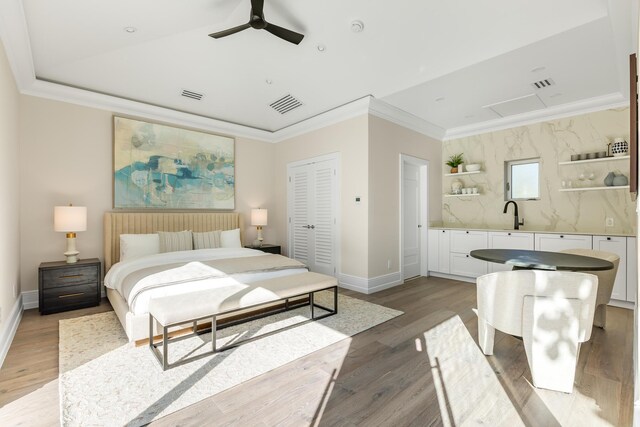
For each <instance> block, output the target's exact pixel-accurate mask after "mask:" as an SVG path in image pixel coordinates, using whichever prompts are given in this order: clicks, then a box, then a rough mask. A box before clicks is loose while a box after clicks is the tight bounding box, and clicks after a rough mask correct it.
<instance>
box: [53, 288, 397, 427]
mask: <svg viewBox="0 0 640 427" xmlns="http://www.w3.org/2000/svg"><path fill="white" fill-rule="evenodd" d="M322 297H323V296H321V295H318V299H317V301H318V302H319V303H321V301H320V300H321V299H322ZM324 298H326V299H327V301H326V302H324V303H325V304H327V305H326V306H329V307H331V306H332V301H330V299H329V295H324ZM338 308H339V310H338V314H337V315H335V316H331V317H328V318H325V319H322V320H319V321H315V322H307V323H305V324H302V325H300V326H295V327H291V328H289V329H287V330H284V331H281V332H278V333H275V334H273V335H269V336H266V337H264V338H261V339H258V340H255V341H252V342H249V343H246V344H244V345H241V346H239V347H236V348H234V349H230V350H227V351H225V352H222V353H218V354H215V355H212V356H209V357H205V358H203V359H200V360H197V361H194V362H191V363H188V364H185V365H181V366H178V367H175V368H173V369H170V370H167V371H165V372H163V371H162V369H161V367H160V366H159V364H158V362H157V360H156V359H155V357H154V356H153V354H152V353H151V351H150V350H149V348H148V347H145V346H142V347H135V346H133V344H131V343H128V342H127V337H126V335H125V333H124V331H123V329H122V326H121V325H120V322H119V321H118V319H117V317H116V315H115V313H114V312H106V313H100V314H95V315H91V316H85V317H79V318H75V319H69V320H61V321H60V405H61V418H60V421H61V424H62V425H64V426H76V425H85V426H86V425H92V426H102V425H105V426H106V425H108V426H112V425H127V426H137V425H144V424H147V423H149V422H151V421H153V420H155V419H158V418H160V417H162V416H165V415H167V414H170V413H172V412H175V411H177V410H179V409H182V408H184V407H186V406H189V405H191V404H193V403H196V402H198V401H200V400H202V399H205V398H207V397H209V396H212V395H214V394H217V393H220V392H221V391H224V390H227V389H229V388H231V387H233V386H235V385H238V384H240V383H242V382H244V381H247V380H250V379H252V378H254V377H257V376H258V375H261V374H264V373H265V372H268V371H270V370H273V369H275V368H278V367H280V366H282V365H284V364H286V363H289V362H291V361H293V360H295V359H298V358H300V357H303V356H306V355H308V354H310V353H312V352H314V351H317V350H319V349H321V348H323V347H326V346H328V345H331V344H334V343H336V342H338V341H340V340H343V339H345V338H347V337H349V336H352V335H355V334H357V333H359V332H362V331H364V330H366V329H369V328H371V327H373V326H376V325H379V324H380V323H383V322H386V321H388V320H390V319H393V318H394V317H396V316H399V315H401V314H402V312H401V311H397V310H393V309H390V308H386V307H382V306H380V305H377V304H372V303H369V302H366V301H362V300H359V299H356V298H350V297H347V296H344V295H339V306H338ZM317 314H321V313H317ZM317 314H316V315H317ZM308 318H309V307H302V308H299V309H296V310H292V311H289V312H285V313H280V314H276V315H273V316H269V317H267V318H263V319H258V320H255V321H252V322H249V323H245V324H242V325H238V326H234V327H230V328H227V329H223V330H221V331H219V332H218V339H217V341H216V343H217V345H218V346H221V345H224V344H225V343H229V342H232V341H234V340H238V339H240V338H245V337H249V336H256V335H260V334H262V333H265V332H268V331H271V330H274V329H279V328H281V327H283V326H289V325H293V324H295V323H298V322H300V321H304V320H305V319H308ZM210 346H211V342H210V341H209V334H206V335H202V336H200V337H194V338H190V339H186V340H183V341H179V342H176V343H174V344H172V346H171V347H170V351H169V355H170V361H171V359H174V360H175V358H176V357H181V356H182V355H186V354H188V353H190V352H192V351H193V349H195V348H199V351H206V350H208V349H210ZM196 353H197V352H196Z"/></svg>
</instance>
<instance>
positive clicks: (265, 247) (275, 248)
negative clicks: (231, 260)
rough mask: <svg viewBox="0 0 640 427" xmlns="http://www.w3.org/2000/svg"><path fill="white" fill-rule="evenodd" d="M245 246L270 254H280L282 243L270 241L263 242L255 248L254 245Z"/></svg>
mask: <svg viewBox="0 0 640 427" xmlns="http://www.w3.org/2000/svg"><path fill="white" fill-rule="evenodd" d="M245 248H249V249H257V250H259V251H262V252H267V253H270V254H276V255H280V252H281V248H280V245H270V244H268V243H263V244H262V246H260V247H259V248H254V247H253V246H245Z"/></svg>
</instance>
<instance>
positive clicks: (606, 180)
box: [604, 172, 616, 187]
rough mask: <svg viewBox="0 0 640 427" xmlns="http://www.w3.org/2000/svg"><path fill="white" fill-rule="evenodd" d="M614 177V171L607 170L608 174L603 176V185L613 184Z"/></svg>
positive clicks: (609, 185)
mask: <svg viewBox="0 0 640 427" xmlns="http://www.w3.org/2000/svg"><path fill="white" fill-rule="evenodd" d="M615 177H616V174H615V173H613V172H609V174H608V175H607V176H606V177H605V178H604V185H606V186H607V187H611V186H612V185H613V179H614V178H615Z"/></svg>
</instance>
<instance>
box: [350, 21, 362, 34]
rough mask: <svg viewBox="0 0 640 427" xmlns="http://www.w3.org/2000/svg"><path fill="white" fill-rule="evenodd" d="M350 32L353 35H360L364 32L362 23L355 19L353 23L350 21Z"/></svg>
mask: <svg viewBox="0 0 640 427" xmlns="http://www.w3.org/2000/svg"><path fill="white" fill-rule="evenodd" d="M351 31H353V32H354V33H361V32H362V31H364V22H362V21H360V20H359V19H356V20H355V21H351Z"/></svg>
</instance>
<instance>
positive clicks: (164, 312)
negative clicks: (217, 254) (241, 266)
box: [149, 272, 338, 370]
mask: <svg viewBox="0 0 640 427" xmlns="http://www.w3.org/2000/svg"><path fill="white" fill-rule="evenodd" d="M329 290H331V291H333V309H329V308H327V307H324V306H322V305H319V304H317V303H316V302H315V301H314V294H315V293H316V292H320V291H329ZM305 296H308V297H309V300H308V304H307V303H305V304H304V305H309V307H310V309H311V319H309V320H306V321H304V322H300V323H297V324H295V325H292V326H289V327H287V328H290V327H293V326H298V325H300V324H302V323H305V322H309V321H313V320H319V319H323V318H325V317H328V316H332V315H334V314H336V313H338V282H337V280H336V279H335V277H331V276H326V275H324V274H319V273H312V272H307V273H301V274H294V275H291V276H284V277H278V278H274V279H269V280H261V281H257V282H254V283H251V284H248V285H247V284H242V283H236V284H233V285H229V286H224V287H220V288H216V289H208V290H204V291H198V292H191V293H186V294H182V295H175V296H167V297H161V298H154V299H152V300H151V301H150V303H149V348H150V349H151V351H152V353H153V354H154V355H155V356H156V358H157V359H158V362H159V363H160V365H161V366H162V369H163V370H166V369H168V368H173V367H175V366H178V365H182V364H184V363H187V362H191V361H193V360H196V359H200V358H202V357H205V356H209V355H211V354H214V353H218V352H221V351H225V350H228V349H230V348H233V347H237V346H238V345H240V344H244V343H246V342H249V341H253V340H255V339H258V338H262V337H264V336H267V335H271V334H273V333H276V332H279V331H281V330H282V329H287V328H282V329H278V330H275V331H272V332H268V333H265V334H262V335H259V336H257V337H252V338H246V339H244V340H241V341H235V342H234V343H233V344H228V345H225V346H223V347H220V348H216V330H217V329H220V327H219V326H218V325H217V318H218V317H219V316H222V315H225V316H227V315H229V314H233V313H237V312H242V311H247V310H248V309H259V308H262V307H268V306H269V305H273V304H274V303H277V302H284V307H283V308H279V309H274V310H270V311H268V312H267V313H266V314H258V315H252V316H247V317H246V318H243V319H242V320H241V321H240V322H233V324H237V323H242V322H248V321H250V320H254V319H257V318H260V317H265V316H269V315H272V314H275V313H281V312H283V311H287V310H290V309H291V307H290V305H289V300H291V299H296V298H299V297H305ZM294 307H295V308H298V307H300V305H299V304H298V305H294ZM315 308H319V309H322V310H324V311H325V312H326V313H324V314H321V315H319V316H316V315H315V310H314V309H315ZM209 319H211V328H210V332H211V350H210V351H208V352H205V353H201V354H198V355H195V356H191V357H189V358H183V359H181V360H179V361H177V362H174V363H169V360H168V350H169V343H170V342H175V341H178V340H183V339H186V338H190V337H192V336H194V335H201V334H204V333H208V332H209V328H207V329H204V330H198V321H205V320H207V321H208V320H209ZM154 321H155V322H158V323H159V325H160V326H161V327H162V328H161V329H162V335H161V337H162V342H158V343H156V342H154V336H153V326H154ZM188 323H190V324H192V328H193V331H192V333H190V334H187V335H182V336H179V337H169V328H173V327H175V326H178V325H185V324H188ZM225 326H228V325H225ZM159 347H162V351H160V350H159Z"/></svg>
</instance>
